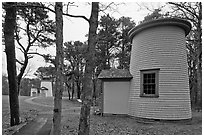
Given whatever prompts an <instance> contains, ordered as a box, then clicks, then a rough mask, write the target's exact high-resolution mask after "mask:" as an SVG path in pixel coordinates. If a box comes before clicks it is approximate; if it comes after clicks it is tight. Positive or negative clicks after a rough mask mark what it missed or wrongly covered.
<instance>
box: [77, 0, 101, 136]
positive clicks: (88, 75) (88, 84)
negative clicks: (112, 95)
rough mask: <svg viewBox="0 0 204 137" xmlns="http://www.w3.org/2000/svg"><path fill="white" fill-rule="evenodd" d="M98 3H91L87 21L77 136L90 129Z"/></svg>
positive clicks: (86, 132) (87, 132) (85, 133)
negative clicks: (86, 44)
mask: <svg viewBox="0 0 204 137" xmlns="http://www.w3.org/2000/svg"><path fill="white" fill-rule="evenodd" d="M98 12H99V3H98V2H92V11H91V17H90V19H89V34H88V51H87V55H86V67H85V74H84V80H83V82H84V83H83V91H82V107H81V113H80V121H79V131H78V134H79V135H88V134H89V129H90V107H91V103H92V89H93V83H92V73H93V69H94V58H95V45H96V31H97V27H98Z"/></svg>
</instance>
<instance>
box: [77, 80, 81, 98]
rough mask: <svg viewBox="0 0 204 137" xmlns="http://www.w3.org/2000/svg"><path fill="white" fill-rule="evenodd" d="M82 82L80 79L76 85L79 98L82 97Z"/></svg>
mask: <svg viewBox="0 0 204 137" xmlns="http://www.w3.org/2000/svg"><path fill="white" fill-rule="evenodd" d="M80 84H81V83H80V81H77V82H76V85H77V99H80V98H81V85H80Z"/></svg>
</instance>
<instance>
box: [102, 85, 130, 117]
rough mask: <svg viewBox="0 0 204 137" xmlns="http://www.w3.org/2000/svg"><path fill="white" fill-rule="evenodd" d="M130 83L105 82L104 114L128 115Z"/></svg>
mask: <svg viewBox="0 0 204 137" xmlns="http://www.w3.org/2000/svg"><path fill="white" fill-rule="evenodd" d="M129 87H130V83H129V81H128V82H127V81H126V82H125V81H120V82H116V81H114V82H110V81H109V82H104V87H103V88H104V90H103V94H104V106H103V113H109V114H128V97H129Z"/></svg>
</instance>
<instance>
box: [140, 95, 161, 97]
mask: <svg viewBox="0 0 204 137" xmlns="http://www.w3.org/2000/svg"><path fill="white" fill-rule="evenodd" d="M140 97H143V98H158V97H159V95H140Z"/></svg>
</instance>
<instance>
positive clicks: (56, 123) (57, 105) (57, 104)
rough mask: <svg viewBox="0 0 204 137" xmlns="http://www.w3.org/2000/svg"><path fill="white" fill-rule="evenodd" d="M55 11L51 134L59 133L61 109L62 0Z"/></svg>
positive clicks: (57, 3)
mask: <svg viewBox="0 0 204 137" xmlns="http://www.w3.org/2000/svg"><path fill="white" fill-rule="evenodd" d="M55 11H56V17H55V18H56V66H55V67H56V86H55V94H54V95H55V97H54V113H53V134H54V135H60V133H61V111H62V110H61V109H62V93H63V17H62V2H56V3H55Z"/></svg>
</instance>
